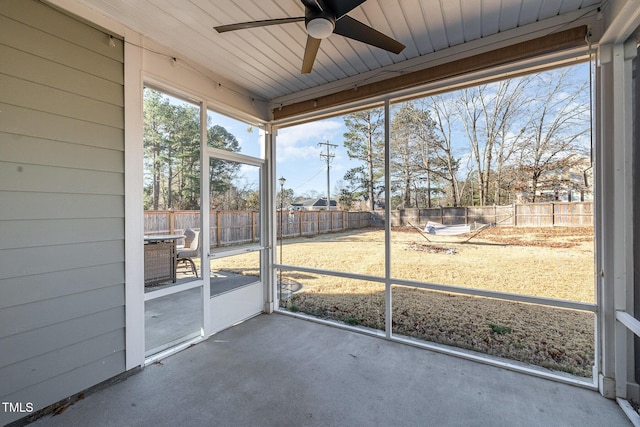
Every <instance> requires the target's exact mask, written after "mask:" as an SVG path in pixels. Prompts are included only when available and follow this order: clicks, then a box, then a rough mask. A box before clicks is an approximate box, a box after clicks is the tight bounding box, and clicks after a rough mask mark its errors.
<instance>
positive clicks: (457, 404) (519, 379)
mask: <svg viewBox="0 0 640 427" xmlns="http://www.w3.org/2000/svg"><path fill="white" fill-rule="evenodd" d="M33 425H34V426H65V427H66V426H76V425H77V426H80V425H91V426H134V425H135V426H148V425H151V426H343V425H347V426H510V427H511V426H580V427H587V426H599V427H600V426H605V425H606V426H609V427H613V426H628V425H630V423H629V421H628V420H627V418H626V417H625V415H624V414H623V412H622V410H621V409H620V408H619V407H618V406H617V405H616V403H615V402H613V401H611V400H607V399H605V398H603V397H601V396H600V395H599V394H598V393H596V392H593V391H589V390H585V389H581V388H577V387H573V386H569V385H564V384H559V383H555V382H552V381H549V380H544V379H540V378H535V377H531V376H527V375H523V374H519V373H515V372H511V371H508V370H504V369H500V368H495V367H491V366H487V365H482V364H478V363H474V362H470V361H466V360H462V359H458V358H454V357H450V356H446V355H443V354H439V353H434V352H431V351H427V350H422V349H418V348H413V347H410V346H405V345H401V344H396V343H392V342H389V341H385V340H383V339H379V338H374V337H370V336H366V335H362V334H358V333H355V332H350V331H345V330H342V329H338V328H332V327H329V326H324V325H320V324H317V323H313V322H309V321H305V320H300V319H296V318H293V317H290V316H286V315H281V314H273V315H261V316H258V317H256V318H253V319H251V320H249V321H246V322H244V323H242V324H240V325H238V326H235V327H233V328H231V329H228V330H226V331H223V332H221V333H218V334H217V335H215V336H213V337H211V338H209V340H207V341H205V342H203V343H200V344H198V345H196V346H194V347H191V348H189V349H187V350H184V351H182V352H180V353H178V354H175V355H173V356H171V357H168V358H166V359H164V360H163V361H162V362H161V363H160V364H154V365H151V366H148V367H146V368H145V369H144V370H143V371H142V372H140V373H138V374H136V375H133V376H131V377H129V378H128V379H127V380H126V381H123V382H121V383H119V384H115V385H113V386H111V387H108V388H106V389H103V390H101V391H98V392H96V393H93V394H91V395H89V396H87V397H86V398H85V399H83V400H80V401H78V402H77V403H75V404H74V405H72V406H70V407H69V408H68V409H67V410H66V411H65V412H63V413H62V414H61V415H58V416H55V417H47V418H43V419H40V420H38V421H37V422H36V423H35V424H33Z"/></svg>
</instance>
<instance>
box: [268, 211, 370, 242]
mask: <svg viewBox="0 0 640 427" xmlns="http://www.w3.org/2000/svg"><path fill="white" fill-rule="evenodd" d="M277 220H278V224H279V227H278V230H277V232H278V237H280V235H282V236H284V237H301V236H313V235H315V234H323V233H332V232H337V231H345V230H351V229H355V228H365V227H369V226H370V225H371V214H370V213H369V212H347V211H283V212H280V211H278V212H277Z"/></svg>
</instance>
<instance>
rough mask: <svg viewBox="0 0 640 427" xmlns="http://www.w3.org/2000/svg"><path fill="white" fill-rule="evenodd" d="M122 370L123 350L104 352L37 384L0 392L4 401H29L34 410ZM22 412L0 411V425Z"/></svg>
mask: <svg viewBox="0 0 640 427" xmlns="http://www.w3.org/2000/svg"><path fill="white" fill-rule="evenodd" d="M124 371H125V355H124V351H119V352H116V353H111V354H109V355H105V356H104V357H103V358H102V359H100V360H96V361H94V362H92V363H88V364H86V365H83V366H79V367H77V368H75V369H73V370H71V371H69V372H66V373H65V374H63V375H60V376H57V377H53V378H50V379H48V380H46V381H43V382H42V383H40V384H36V385H34V386H32V387H27V388H25V389H22V390H20V391H17V392H11V394H8V395H4V396H0V397H1V398H2V401H4V402H33V405H34V409H35V410H36V411H38V410H40V409H43V408H45V407H47V406H49V405H51V404H52V403H55V402H58V401H60V400H62V399H65V398H67V397H69V396H72V395H74V394H75V393H78V392H80V391H82V390H86V389H88V388H90V387H93V386H94V385H96V384H100V383H101V382H103V381H106V380H108V379H110V378H113V377H115V376H116V375H119V374H121V373H123V372H124ZM23 416H24V414H15V413H14V414H11V413H7V412H4V411H0V425H4V424H6V423H9V422H11V421H15V420H17V419H19V418H22V417H23Z"/></svg>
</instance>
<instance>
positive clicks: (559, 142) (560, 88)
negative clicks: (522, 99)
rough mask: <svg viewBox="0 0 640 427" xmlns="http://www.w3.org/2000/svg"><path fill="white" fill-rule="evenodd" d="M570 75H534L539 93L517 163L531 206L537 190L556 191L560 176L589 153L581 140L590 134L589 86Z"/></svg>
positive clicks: (568, 73) (568, 72) (562, 73)
mask: <svg viewBox="0 0 640 427" xmlns="http://www.w3.org/2000/svg"><path fill="white" fill-rule="evenodd" d="M570 71H571V69H570V68H565V69H563V70H555V71H553V72H545V73H539V74H537V75H536V79H537V80H538V81H537V82H536V87H537V88H538V90H537V91H536V93H535V96H534V97H533V99H534V102H533V104H532V108H531V109H530V111H529V114H530V115H531V121H530V126H529V127H528V129H527V131H526V139H525V144H524V147H523V151H522V156H521V159H520V163H521V165H520V169H521V170H522V171H524V172H525V173H528V177H527V178H526V182H525V185H526V184H528V186H529V194H530V196H529V200H530V201H532V202H535V201H536V200H537V197H538V192H539V190H545V189H546V190H554V191H555V189H557V187H558V185H559V184H561V183H560V182H559V180H562V179H563V178H562V176H563V175H565V174H566V172H567V171H568V170H569V169H570V168H572V167H574V166H576V165H578V164H579V163H581V162H583V160H584V154H585V153H586V151H587V149H588V140H586V141H584V142H582V143H581V140H582V139H583V138H584V137H585V136H586V135H587V134H588V132H589V130H590V122H589V100H588V98H587V94H588V91H587V88H588V84H589V82H588V81H587V80H583V81H578V82H575V81H574V79H572V78H571V75H570ZM544 184H548V185H544ZM545 187H546V188H545Z"/></svg>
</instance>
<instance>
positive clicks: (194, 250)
mask: <svg viewBox="0 0 640 427" xmlns="http://www.w3.org/2000/svg"><path fill="white" fill-rule="evenodd" d="M199 251H200V232H199V231H194V230H192V229H190V228H188V229H186V230H185V231H184V247H183V248H179V249H178V250H177V251H176V268H177V266H178V264H179V263H181V262H182V263H184V264H190V265H191V269H192V271H193V274H195V275H196V278H197V277H198V269H197V268H196V263H195V262H193V259H192V258H197V257H198V255H199Z"/></svg>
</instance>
